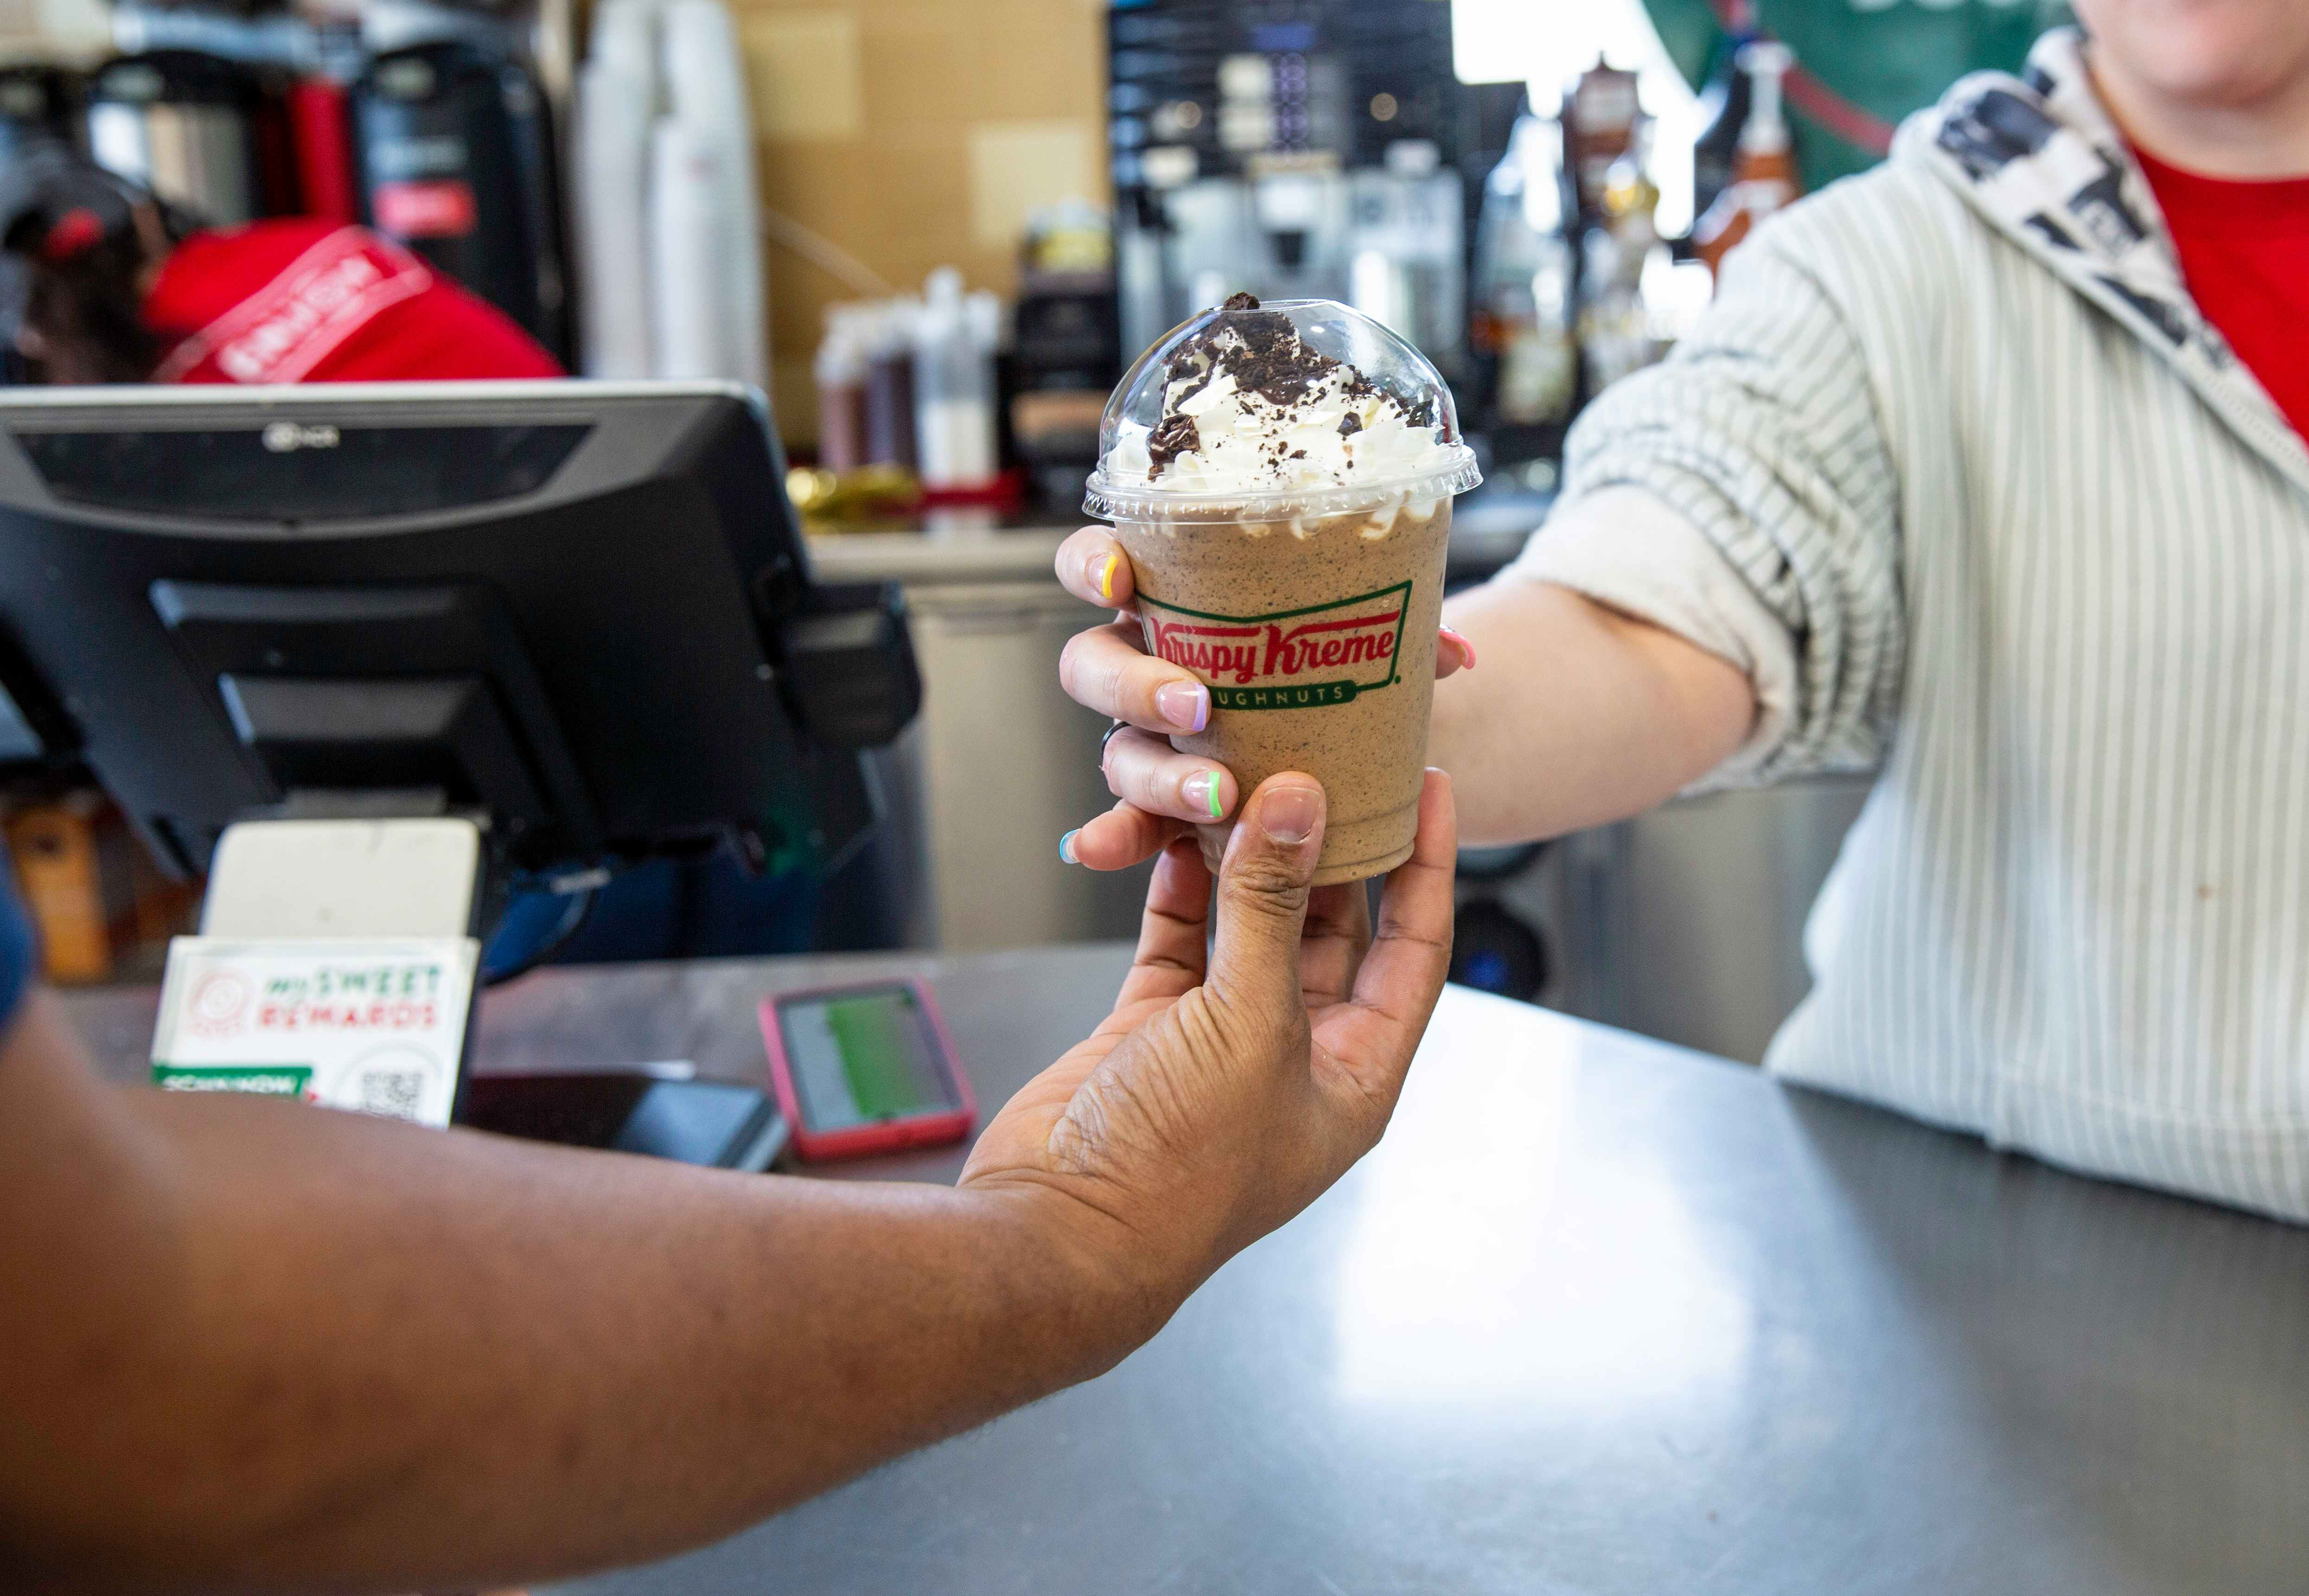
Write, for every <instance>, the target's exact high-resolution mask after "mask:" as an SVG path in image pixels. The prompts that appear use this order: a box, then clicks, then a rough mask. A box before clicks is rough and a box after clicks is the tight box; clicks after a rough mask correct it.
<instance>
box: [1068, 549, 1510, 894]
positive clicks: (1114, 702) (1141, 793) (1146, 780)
mask: <svg viewBox="0 0 2309 1596" xmlns="http://www.w3.org/2000/svg"><path fill="white" fill-rule="evenodd" d="M1058 571H1059V583H1060V584H1061V585H1063V586H1064V587H1065V588H1066V590H1067V591H1068V593H1071V594H1074V595H1075V596H1076V597H1077V598H1079V599H1086V600H1088V601H1089V602H1090V603H1094V604H1098V605H1101V606H1102V607H1103V608H1106V609H1110V610H1116V611H1120V612H1122V613H1121V615H1120V617H1119V618H1118V619H1117V620H1115V621H1114V622H1113V624H1111V625H1109V626H1097V627H1093V628H1091V629H1089V630H1087V631H1084V632H1078V633H1077V634H1076V635H1075V637H1074V638H1072V639H1070V640H1069V641H1068V644H1067V650H1066V653H1065V654H1064V655H1060V656H1059V684H1060V685H1061V686H1063V687H1064V688H1065V689H1066V690H1067V695H1068V697H1069V698H1073V699H1074V700H1075V702H1077V703H1078V704H1084V705H1087V706H1088V707H1091V708H1093V709H1095V710H1097V711H1098V712H1099V713H1100V714H1101V715H1103V716H1111V717H1112V718H1114V719H1117V720H1122V721H1127V722H1129V725H1128V726H1126V727H1125V728H1124V729H1123V730H1121V731H1119V732H1117V733H1115V734H1114V735H1113V736H1111V737H1110V738H1108V739H1107V740H1106V755H1105V759H1104V760H1103V768H1104V770H1105V772H1106V785H1107V786H1108V787H1109V788H1110V789H1111V791H1112V792H1113V794H1114V795H1115V796H1116V797H1117V798H1119V799H1120V800H1121V802H1120V803H1118V804H1116V805H1115V806H1114V808H1113V809H1111V810H1110V811H1108V812H1107V813H1105V814H1103V815H1100V816H1098V817H1097V818H1096V819H1094V820H1090V821H1087V822H1086V823H1085V825H1084V826H1083V828H1082V829H1081V830H1079V831H1077V832H1076V833H1074V835H1073V837H1072V839H1071V841H1070V842H1069V843H1068V846H1067V854H1068V857H1069V858H1070V859H1071V860H1072V861H1073V862H1074V863H1077V864H1086V865H1088V866H1089V867H1090V868H1091V869H1093V870H1121V869H1123V868H1124V867H1126V866H1128V865H1132V864H1136V863H1138V862H1139V861H1140V860H1141V859H1145V858H1146V857H1148V856H1149V855H1151V854H1155V852H1156V851H1158V850H1159V849H1161V848H1162V847H1163V846H1164V845H1165V844H1167V843H1168V842H1170V841H1171V839H1172V838H1173V837H1180V836H1182V835H1184V834H1185V833H1186V832H1188V831H1189V829H1191V828H1192V827H1193V825H1194V824H1196V823H1197V822H1200V823H1202V824H1206V825H1207V824H1208V823H1210V822H1211V821H1213V820H1224V819H1226V817H1227V816H1228V815H1230V814H1232V813H1233V812H1234V805H1235V799H1236V797H1237V795H1238V794H1237V793H1236V790H1235V779H1234V775H1233V773H1232V771H1230V770H1228V769H1227V768H1226V767H1225V766H1224V765H1221V764H1219V763H1218V762H1217V761H1215V760H1213V759H1204V758H1203V757H1202V756H1200V755H1199V754H1182V753H1180V752H1177V751H1176V750H1173V749H1172V747H1171V744H1170V742H1169V738H1170V736H1171V734H1172V733H1193V732H1199V731H1201V730H1202V729H1203V727H1204V726H1205V725H1206V724H1208V722H1209V720H1210V714H1211V693H1210V689H1208V688H1207V687H1205V686H1204V685H1203V684H1202V682H1200V681H1198V680H1196V678H1195V675H1194V673H1193V672H1190V671H1189V670H1188V669H1187V668H1186V667H1185V666H1183V665H1174V664H1170V663H1169V662H1168V661H1165V660H1159V659H1156V658H1155V656H1154V655H1150V654H1148V653H1147V652H1146V634H1145V633H1144V631H1143V630H1141V629H1140V627H1139V623H1138V617H1137V611H1136V608H1135V605H1136V602H1137V593H1136V591H1135V589H1134V588H1133V587H1132V585H1131V572H1130V559H1129V556H1128V555H1126V554H1124V553H1123V551H1122V545H1121V544H1120V543H1119V542H1116V541H1115V538H1114V534H1113V533H1111V532H1109V531H1108V530H1107V529H1106V528H1105V527H1103V526H1085V527H1084V528H1083V529H1082V530H1081V531H1080V532H1077V533H1075V534H1074V536H1072V537H1070V538H1068V540H1067V541H1066V542H1063V543H1061V544H1060V545H1059V557H1058ZM1474 663H1475V650H1474V646H1473V645H1471V644H1470V643H1468V641H1467V640H1466V638H1462V637H1461V636H1459V634H1458V633H1457V632H1455V631H1453V630H1451V629H1449V628H1448V627H1446V628H1444V629H1441V631H1440V633H1439V634H1438V636H1437V641H1436V646H1435V674H1436V677H1437V678H1438V680H1440V679H1441V678H1443V677H1446V676H1449V675H1450V674H1451V672H1454V671H1459V670H1465V669H1466V667H1468V666H1470V665H1472V664H1474Z"/></svg>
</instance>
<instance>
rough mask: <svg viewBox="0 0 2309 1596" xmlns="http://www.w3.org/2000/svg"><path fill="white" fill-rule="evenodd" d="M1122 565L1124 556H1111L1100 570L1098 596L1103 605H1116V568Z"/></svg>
mask: <svg viewBox="0 0 2309 1596" xmlns="http://www.w3.org/2000/svg"><path fill="white" fill-rule="evenodd" d="M1121 563H1122V556H1121V555H1120V554H1110V555H1108V556H1107V557H1106V560H1105V563H1104V564H1103V565H1101V566H1100V567H1099V568H1098V596H1099V599H1100V601H1101V602H1102V603H1109V604H1111V603H1114V568H1115V567H1116V566H1119V565H1120V564H1121Z"/></svg>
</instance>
